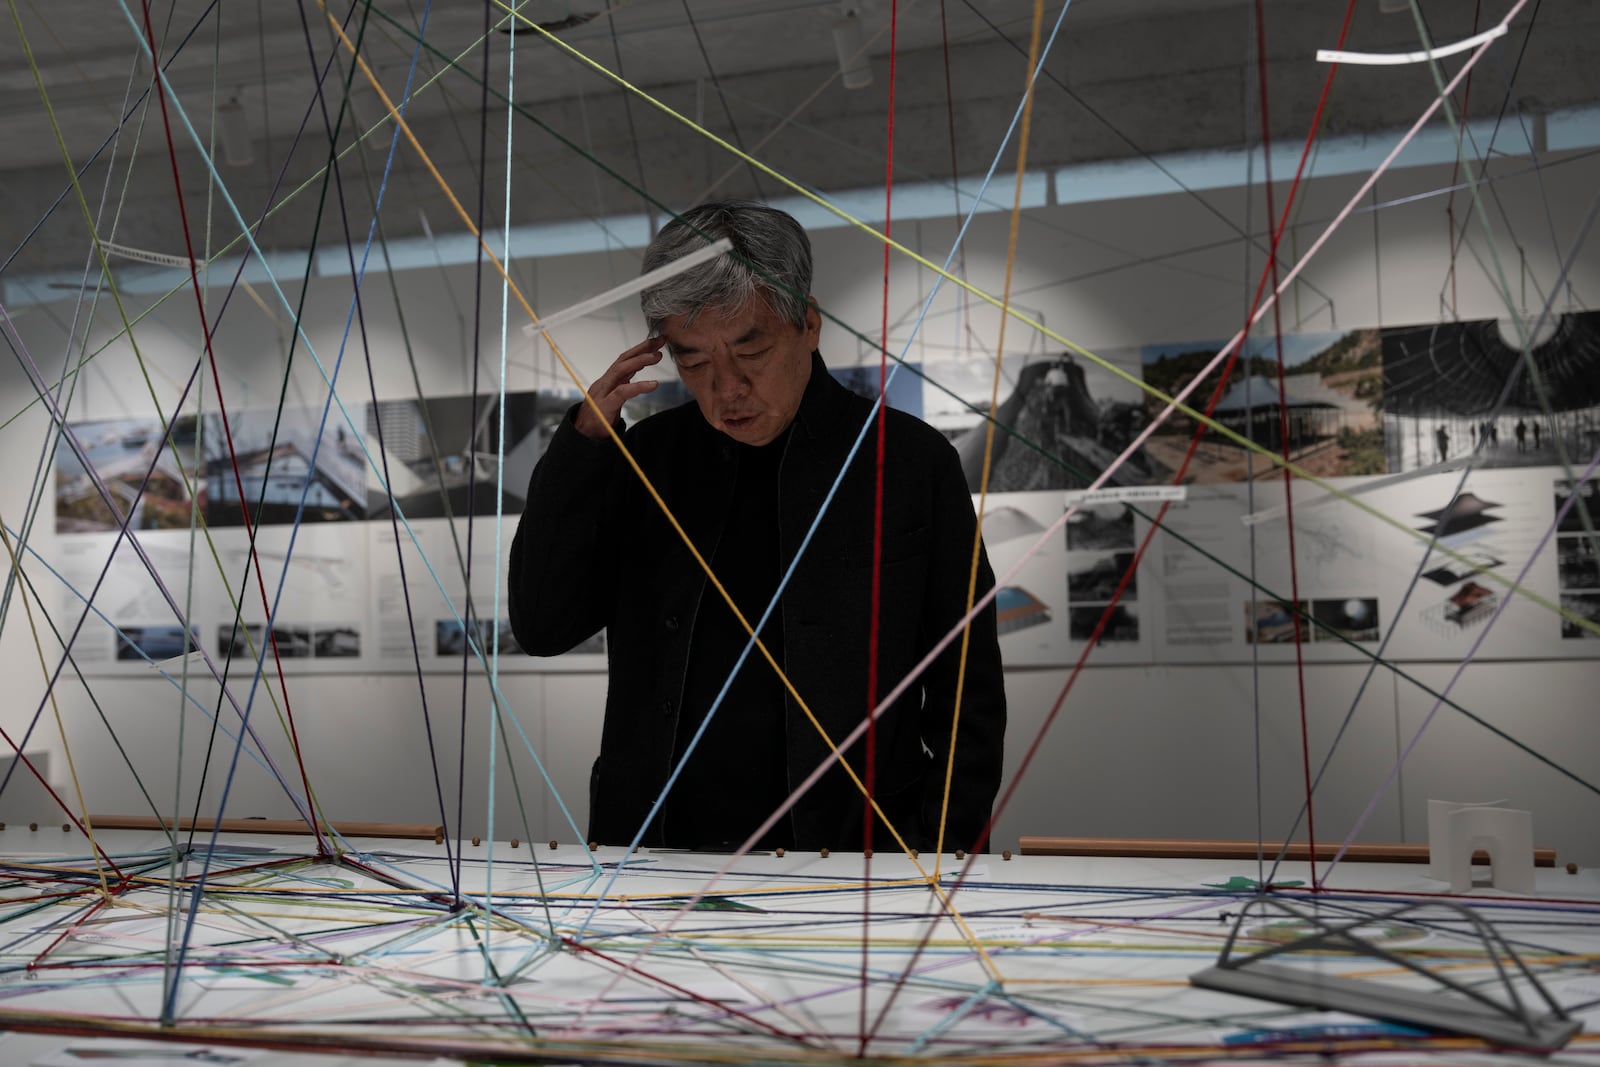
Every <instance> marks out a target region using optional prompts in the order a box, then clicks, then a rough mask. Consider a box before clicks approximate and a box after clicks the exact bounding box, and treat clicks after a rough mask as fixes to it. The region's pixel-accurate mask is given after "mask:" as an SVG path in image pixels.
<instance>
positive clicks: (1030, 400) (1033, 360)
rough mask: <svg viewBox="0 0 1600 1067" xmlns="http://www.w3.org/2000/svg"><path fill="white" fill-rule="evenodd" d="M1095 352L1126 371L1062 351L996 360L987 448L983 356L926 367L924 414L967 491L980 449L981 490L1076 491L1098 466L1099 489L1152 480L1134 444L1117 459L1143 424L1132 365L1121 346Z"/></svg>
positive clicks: (990, 373) (988, 381)
mask: <svg viewBox="0 0 1600 1067" xmlns="http://www.w3.org/2000/svg"><path fill="white" fill-rule="evenodd" d="M1098 355H1100V358H1101V359H1102V360H1104V361H1105V362H1108V363H1110V364H1112V365H1113V366H1116V367H1117V368H1118V369H1119V370H1121V371H1122V373H1123V374H1124V375H1127V377H1123V376H1121V375H1118V374H1116V373H1113V372H1112V371H1109V370H1107V369H1106V368H1105V367H1103V366H1101V365H1100V364H1099V363H1096V362H1095V361H1093V360H1091V359H1088V358H1087V357H1085V356H1083V355H1080V354H1074V353H1070V352H1059V351H1057V352H1043V351H1038V352H1028V353H1014V354H1008V355H1007V356H1006V357H1005V359H1004V360H1002V362H1001V365H1000V383H999V391H998V396H997V398H996V406H995V423H996V425H995V432H994V437H993V442H992V444H991V443H990V441H989V435H988V431H987V421H988V420H987V419H986V417H985V413H986V412H987V411H988V409H989V404H990V400H991V397H995V396H996V394H995V382H994V373H995V369H994V363H993V362H992V360H991V359H988V358H978V357H974V358H973V359H971V360H963V361H955V360H940V361H938V362H929V363H928V364H926V369H927V371H928V377H929V379H930V383H929V386H928V388H927V389H926V390H925V392H924V404H925V407H926V410H925V413H924V418H925V419H926V420H927V421H928V422H929V423H931V424H932V425H933V426H935V427H937V428H938V429H939V430H941V431H942V432H943V433H944V434H945V436H947V437H949V438H950V439H951V440H952V441H953V442H954V443H955V446H956V451H957V452H959V453H960V455H961V466H962V469H963V470H964V471H965V472H966V476H967V486H968V488H970V489H971V490H972V491H973V492H975V493H976V492H978V491H979V489H980V488H982V486H983V468H984V462H985V452H986V451H987V452H988V453H989V458H988V464H989V481H988V489H989V492H991V493H1019V492H1037V491H1041V490H1058V489H1082V488H1085V487H1087V486H1088V485H1090V484H1091V483H1092V482H1094V480H1095V479H1096V478H1098V477H1100V476H1101V475H1102V474H1103V473H1105V472H1106V471H1108V470H1109V471H1110V472H1111V473H1110V475H1109V476H1108V477H1107V479H1106V481H1105V483H1104V484H1107V485H1145V484H1148V483H1149V482H1150V481H1151V480H1152V479H1153V478H1155V477H1157V475H1158V474H1159V472H1158V471H1157V470H1156V469H1155V468H1153V467H1152V466H1151V464H1150V462H1149V459H1148V457H1147V456H1146V454H1145V452H1144V451H1143V450H1142V449H1141V450H1138V451H1135V452H1134V453H1133V454H1132V455H1131V456H1129V457H1128V459H1127V460H1125V461H1123V462H1122V463H1117V456H1118V455H1119V454H1121V453H1122V452H1123V451H1124V450H1126V448H1127V447H1128V445H1129V444H1131V443H1132V441H1133V439H1134V438H1135V437H1136V436H1137V435H1138V433H1139V431H1140V430H1142V429H1144V426H1145V414H1144V404H1143V395H1144V393H1143V390H1141V389H1140V388H1139V386H1138V385H1137V384H1136V383H1137V380H1138V377H1139V366H1138V361H1137V359H1136V358H1134V356H1133V355H1131V354H1130V353H1127V352H1111V353H1109V354H1107V353H1098ZM1129 378H1131V379H1133V380H1132V381H1130V380H1129Z"/></svg>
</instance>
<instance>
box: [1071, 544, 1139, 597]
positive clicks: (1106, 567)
mask: <svg viewBox="0 0 1600 1067" xmlns="http://www.w3.org/2000/svg"><path fill="white" fill-rule="evenodd" d="M1131 566H1133V553H1132V552H1104V553H1097V554H1094V555H1085V556H1069V557H1067V599H1068V600H1069V601H1071V602H1072V603H1074V604H1080V603H1084V602H1086V601H1092V602H1097V603H1098V602H1103V601H1107V600H1110V599H1111V598H1112V597H1113V596H1114V595H1116V592H1117V585H1118V583H1120V582H1121V581H1122V576H1123V574H1125V573H1126V572H1127V570H1128V568H1129V567H1131ZM1120 599H1122V600H1137V599H1139V572H1138V571H1135V572H1134V573H1133V574H1132V575H1131V576H1130V577H1129V578H1128V584H1127V586H1126V587H1125V588H1124V589H1123V590H1122V596H1121V598H1120Z"/></svg>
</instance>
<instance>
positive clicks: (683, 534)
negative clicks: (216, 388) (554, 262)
mask: <svg viewBox="0 0 1600 1067" xmlns="http://www.w3.org/2000/svg"><path fill="white" fill-rule="evenodd" d="M317 6H318V7H319V8H321V9H322V12H323V15H324V17H326V18H327V20H328V25H329V26H330V27H331V28H332V30H333V32H334V34H335V35H336V36H337V37H338V38H339V41H340V43H341V44H342V45H343V46H344V49H345V51H347V52H348V53H349V54H350V57H351V59H352V60H353V61H354V62H355V64H356V66H357V67H358V68H359V69H360V70H361V73H362V74H363V75H364V76H365V77H366V79H367V82H368V84H370V85H371V86H372V89H373V92H374V94H375V95H376V96H377V97H378V99H379V100H380V101H381V102H382V103H383V106H384V108H385V109H387V110H388V112H389V114H390V115H391V116H392V117H393V119H394V122H395V127H396V128H397V129H398V130H399V131H400V132H401V133H403V134H404V135H405V138H406V141H407V142H408V143H409V144H410V145H411V148H412V151H414V152H416V154H417V157H418V159H420V160H421V162H422V164H423V166H424V167H425V168H426V169H427V171H428V173H429V174H431V175H432V176H433V180H434V182H435V183H436V184H437V185H438V186H439V189H440V191H441V192H442V193H444V195H445V198H446V199H447V200H449V202H450V205H451V207H453V208H454V209H455V212H456V215H457V217H458V218H460V219H461V222H462V224H463V225H464V226H466V228H467V230H468V232H470V233H471V234H472V236H473V239H474V240H476V241H477V242H478V248H479V249H480V251H481V253H482V255H483V257H484V258H485V259H486V260H487V261H488V263H489V264H490V265H491V266H493V267H494V269H495V272H496V273H498V274H499V275H500V278H501V280H502V282H503V283H504V285H505V287H506V290H507V292H509V293H510V294H511V295H512V296H514V297H515V298H516V301H517V303H518V305H519V306H521V308H522V310H523V312H524V313H525V314H526V315H527V316H528V318H529V320H530V321H531V322H532V323H533V324H534V325H535V326H538V327H539V334H540V336H541V337H542V338H543V340H544V342H545V343H546V344H547V345H549V346H550V351H551V353H552V354H553V355H554V356H555V357H556V359H557V361H559V362H560V364H561V366H562V369H563V370H565V371H566V372H567V375H568V376H569V377H570V378H571V379H572V381H573V382H574V383H575V384H576V385H577V386H578V387H579V388H580V389H584V384H583V379H582V377H581V376H580V375H579V374H578V372H577V369H576V368H574V367H573V366H572V363H571V362H570V361H569V360H568V359H567V357H566V354H565V353H564V352H563V351H562V350H561V347H560V346H559V345H557V344H556V342H555V338H553V337H551V336H550V333H549V331H547V330H545V329H544V328H543V326H542V325H541V320H540V319H539V316H538V313H537V312H535V311H534V310H533V305H532V304H530V303H529V302H528V300H527V297H525V296H524V295H523V293H522V290H521V288H520V287H519V286H518V285H517V283H516V282H515V281H513V280H512V278H511V275H510V273H509V272H508V271H507V270H506V267H505V265H504V264H503V263H501V262H500V259H499V257H498V256H496V255H495V254H494V250H493V249H492V248H490V247H489V245H488V243H487V242H486V241H484V239H483V235H482V233H480V232H479V230H478V227H477V225H476V224H475V223H474V222H473V220H472V216H471V214H469V213H468V212H467V210H466V208H465V207H463V206H462V204H461V201H460V200H459V199H458V198H457V197H456V195H455V192H454V190H452V189H451V188H450V184H449V182H447V181H446V180H445V178H444V175H443V174H441V173H440V172H439V169H438V167H437V166H435V165H434V162H433V159H432V157H431V156H429V155H428V152H427V150H426V149H424V148H423V147H422V143H421V142H420V141H418V140H417V137H416V134H415V133H414V132H412V129H411V125H410V123H408V122H406V120H405V117H404V116H403V115H401V114H400V112H399V109H397V108H396V107H395V105H394V102H393V101H392V100H391V99H390V97H389V94H388V93H387V92H385V91H384V88H383V85H382V83H380V82H379V81H378V78H377V76H376V75H374V74H373V72H372V69H371V68H370V67H369V66H368V65H367V62H366V60H365V59H364V58H362V56H361V55H360V53H359V52H357V51H356V47H355V44H354V43H353V42H352V41H351V40H350V37H349V35H348V34H346V33H345V31H344V27H342V26H341V25H339V21H338V20H337V19H336V18H334V16H333V14H332V12H330V11H329V10H328V7H327V3H326V0H317ZM508 10H509V9H508ZM583 401H584V403H586V404H588V405H589V408H590V410H592V411H593V412H594V413H595V415H596V417H597V418H598V419H599V420H600V423H601V425H603V426H605V427H606V434H607V436H608V437H610V439H611V441H612V442H613V443H614V444H615V445H616V446H617V450H618V451H619V452H620V453H621V454H622V458H623V460H624V461H625V462H626V463H627V465H628V467H629V468H630V469H631V470H632V471H633V473H634V474H635V475H636V476H637V477H638V479H639V483H640V484H641V485H642V486H643V487H644V489H645V492H646V493H648V494H649V496H650V499H651V500H652V501H653V502H654V503H655V505H656V507H657V508H659V509H660V511H661V513H662V515H663V516H665V518H666V520H667V522H668V524H669V525H670V526H671V527H672V529H673V532H675V533H676V534H677V535H678V537H679V539H680V540H681V541H682V542H683V544H684V546H685V547H686V548H687V549H688V550H689V554H690V556H692V557H693V559H694V561H695V563H696V564H698V565H699V567H700V569H701V570H702V571H703V572H704V573H705V575H706V579H707V580H708V581H709V582H710V583H711V585H712V587H713V588H714V589H715V590H716V591H717V594H718V595H719V596H721V597H722V599H723V602H724V603H726V604H727V605H728V609H729V610H730V611H732V612H733V615H734V618H735V619H737V620H738V622H739V625H740V626H741V627H743V628H744V631H745V633H746V634H747V635H749V637H750V639H751V640H752V642H753V643H754V647H755V648H756V650H757V651H758V652H760V653H761V657H762V658H763V659H764V660H766V662H767V665H768V666H769V667H771V668H772V671H773V673H774V674H775V675H776V676H777V678H778V680H779V682H780V683H781V684H782V685H783V687H784V690H785V691H786V692H787V693H788V694H789V695H790V696H791V697H792V698H794V701H795V705H796V706H797V707H798V708H799V709H800V710H801V712H802V713H803V714H804V715H805V717H806V719H807V720H808V721H809V722H810V723H811V726H812V728H813V729H815V730H816V731H817V733H818V735H820V736H821V738H822V740H823V742H824V743H825V744H826V745H827V746H828V748H829V750H830V751H831V752H833V753H835V754H837V755H838V763H839V766H841V767H842V768H844V771H845V774H846V775H848V776H849V778H850V781H851V782H852V783H853V784H854V785H855V787H856V789H857V790H858V791H859V792H860V793H861V795H862V796H863V797H866V799H867V802H868V803H869V804H871V805H872V808H873V811H875V812H876V813H877V815H878V817H879V818H880V819H882V820H883V824H884V826H885V828H886V829H888V831H889V833H890V835H891V836H892V837H893V838H894V840H895V843H896V844H898V845H899V846H900V848H901V850H902V851H903V852H904V853H905V855H906V857H907V858H909V859H910V860H911V862H912V864H913V865H914V866H915V867H916V868H917V871H918V873H919V874H921V875H922V876H923V877H924V878H925V879H927V881H928V883H929V886H930V888H931V889H932V890H933V891H934V892H935V893H936V894H938V895H939V896H940V898H941V899H942V900H944V901H945V903H946V906H947V907H950V904H949V899H948V896H947V895H946V894H945V892H944V890H943V889H942V888H941V887H940V886H939V884H938V882H937V880H936V879H935V878H934V876H933V875H932V874H930V872H928V871H927V870H926V869H925V868H924V867H923V866H922V864H921V863H920V862H918V860H917V857H916V855H915V854H914V853H913V851H912V849H911V847H910V845H908V844H907V843H906V840H905V838H904V837H903V836H901V834H900V832H899V830H898V829H896V827H895V826H894V824H893V823H892V822H891V821H890V820H889V818H888V816H887V815H885V814H884V812H883V810H882V808H880V807H879V805H878V802H877V801H876V800H874V799H873V798H872V797H871V796H870V795H869V794H868V792H867V788H866V785H865V784H864V783H863V782H862V781H861V778H860V776H859V775H858V774H857V773H856V771H855V768H853V767H852V766H850V763H849V761H848V760H846V759H845V758H844V755H843V754H842V753H841V752H840V751H839V747H838V745H837V744H835V742H834V740H833V738H832V737H830V736H829V735H828V731H827V730H826V729H825V728H824V727H823V725H822V723H821V722H820V721H819V720H818V719H817V717H816V715H815V714H814V713H813V712H812V710H811V707H810V705H809V704H807V703H806V701H805V699H804V698H803V697H801V695H800V693H799V691H798V690H797V689H795V687H794V683H793V682H792V681H790V679H789V677H788V675H787V674H785V673H784V671H783V668H782V667H781V666H780V665H779V664H778V661H777V660H776V659H775V658H774V657H773V655H772V653H771V651H770V650H768V648H767V646H766V644H765V643H764V642H762V640H761V639H760V638H759V637H758V636H756V632H755V629H754V627H752V626H751V625H750V622H749V620H747V619H746V618H745V616H744V613H743V612H742V611H740V610H739V607H738V605H737V604H735V603H734V602H733V597H732V596H731V595H729V593H728V591H727V589H726V588H725V587H724V586H723V584H722V582H721V581H720V580H719V579H718V578H717V576H716V574H715V573H714V572H713V571H712V569H711V565H710V564H709V563H708V562H707V561H706V559H705V557H704V556H703V555H701V553H700V550H699V549H698V548H696V547H695V544H694V542H693V541H692V540H691V539H690V537H689V534H688V532H687V531H686V530H684V528H683V526H682V525H681V524H680V523H679V522H678V518H677V516H675V515H674V514H673V513H672V509H671V508H670V507H668V506H667V502H666V501H665V500H664V499H662V497H661V494H660V493H659V492H658V491H657V490H656V487H655V486H654V484H652V483H651V481H650V479H649V477H648V476H646V474H645V472H644V468H643V467H641V466H640V465H639V462H638V460H637V459H635V458H634V456H633V453H632V452H630V451H629V450H628V446H627V445H625V444H624V443H623V441H622V437H621V436H620V435H619V434H618V433H617V431H616V428H615V427H614V426H612V425H611V421H610V420H609V419H607V418H606V417H605V414H604V413H603V412H602V411H601V410H600V405H599V404H598V403H597V402H596V401H595V399H594V397H592V396H590V395H589V394H588V391H587V389H584V396H583ZM951 915H952V917H953V918H954V919H955V921H956V922H957V924H958V925H960V926H961V927H962V929H963V931H965V932H967V933H968V934H970V933H971V931H970V930H969V929H968V928H967V927H966V924H965V922H964V920H962V918H961V916H960V914H959V913H958V912H956V911H955V910H954V909H953V907H952V908H951ZM972 944H973V948H974V950H975V951H976V952H977V953H978V954H979V956H980V957H981V958H982V959H983V962H984V964H985V966H986V967H987V968H989V969H990V970H991V973H992V974H993V976H994V977H996V978H998V977H999V975H998V973H996V972H994V971H993V963H992V961H990V960H989V958H988V955H987V954H986V953H985V952H984V951H983V947H982V945H981V944H979V942H978V940H977V938H976V937H975V936H974V937H973V942H972Z"/></svg>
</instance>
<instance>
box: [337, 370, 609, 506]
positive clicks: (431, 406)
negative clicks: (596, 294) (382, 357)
mask: <svg viewBox="0 0 1600 1067" xmlns="http://www.w3.org/2000/svg"><path fill="white" fill-rule="evenodd" d="M577 399H578V396H577V394H576V393H575V392H573V391H571V390H548V391H529V392H518V393H507V394H506V395H505V410H504V412H502V411H501V406H500V398H499V397H498V396H495V395H489V394H486V395H481V396H478V397H476V398H474V397H471V396H450V397H435V398H430V399H428V400H421V401H419V400H416V399H414V398H413V399H408V400H385V401H382V402H380V403H378V404H377V405H375V406H373V407H371V408H370V409H369V410H368V413H367V445H368V448H369V449H371V451H372V454H373V456H374V457H377V456H378V455H379V449H378V444H379V442H380V441H381V442H382V444H383V452H384V453H386V454H387V456H388V465H387V470H388V480H389V488H390V492H388V493H385V492H384V490H383V486H382V483H380V482H379V481H378V479H377V476H376V475H375V474H374V475H372V476H371V477H369V478H368V479H367V509H368V512H369V514H370V516H371V517H372V518H386V517H387V516H388V514H389V499H390V497H391V496H392V497H393V498H394V500H395V501H396V502H397V503H399V505H400V512H401V514H403V515H404V516H405V517H406V518H408V519H438V518H448V517H452V516H458V515H493V514H495V512H496V510H497V508H498V510H499V511H500V512H501V513H502V514H506V515H520V514H521V513H522V506H523V501H524V494H525V493H526V492H527V489H528V478H529V476H530V475H532V474H533V466H534V464H535V463H537V462H538V461H539V457H540V456H542V455H544V450H545V448H546V447H547V446H548V445H549V443H550V438H551V436H552V435H553V434H554V433H555V431H556V427H557V426H559V425H560V424H561V420H562V419H563V418H565V417H566V413H567V410H568V409H569V408H571V407H572V405H573V404H574V403H576V402H577ZM502 433H503V434H504V442H503V443H504V445H505V448H504V452H503V462H504V468H503V469H502V467H501V463H502V451H501V447H500V446H501V444H502V440H501V435H502ZM380 463H381V461H380ZM497 485H499V486H500V487H501V492H500V494H499V496H498V499H497V497H496V492H495V487H496V486H497Z"/></svg>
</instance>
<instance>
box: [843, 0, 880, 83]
mask: <svg viewBox="0 0 1600 1067" xmlns="http://www.w3.org/2000/svg"><path fill="white" fill-rule="evenodd" d="M833 48H834V51H836V52H838V53H839V79H840V80H841V81H842V82H844V87H845V88H846V89H865V88H866V87H867V86H869V85H871V84H872V63H871V61H870V60H869V59H868V58H867V38H866V34H864V33H863V32H862V30H861V20H860V19H858V18H857V17H856V13H855V12H854V11H846V12H845V14H844V17H843V18H838V19H834V20H833Z"/></svg>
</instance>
